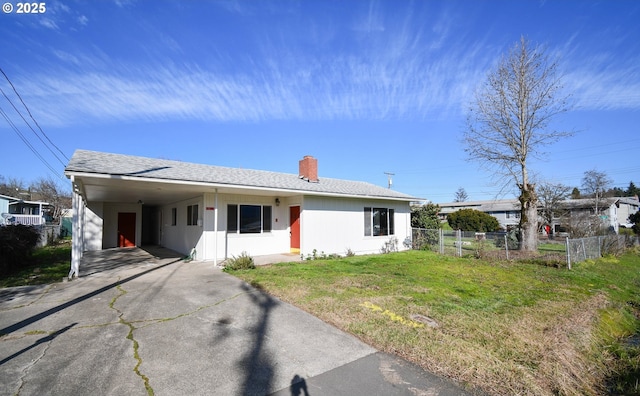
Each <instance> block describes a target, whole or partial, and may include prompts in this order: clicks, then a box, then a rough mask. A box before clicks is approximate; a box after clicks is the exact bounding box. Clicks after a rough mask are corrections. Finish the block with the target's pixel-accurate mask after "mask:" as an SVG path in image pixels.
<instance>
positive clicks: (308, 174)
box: [298, 155, 318, 183]
mask: <svg viewBox="0 0 640 396" xmlns="http://www.w3.org/2000/svg"><path fill="white" fill-rule="evenodd" d="M299 166H300V168H299V169H300V171H299V172H298V175H299V177H300V178H301V179H304V180H306V181H308V182H311V183H317V182H318V160H317V159H315V158H313V156H311V155H305V156H304V158H303V159H301V160H300V162H299Z"/></svg>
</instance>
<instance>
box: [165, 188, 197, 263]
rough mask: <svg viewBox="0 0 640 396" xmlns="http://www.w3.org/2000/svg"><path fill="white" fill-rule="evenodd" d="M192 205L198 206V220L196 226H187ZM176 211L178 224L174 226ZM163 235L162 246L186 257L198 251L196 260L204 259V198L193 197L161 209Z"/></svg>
mask: <svg viewBox="0 0 640 396" xmlns="http://www.w3.org/2000/svg"><path fill="white" fill-rule="evenodd" d="M190 205H198V220H197V223H196V224H195V225H187V207H188V206H190ZM173 208H175V209H176V224H175V225H172V224H171V222H172V215H171V212H172V210H171V209H173ZM161 212H162V215H161V221H162V235H161V236H160V244H161V245H162V246H164V247H166V248H169V249H171V250H175V251H176V252H179V253H183V254H185V255H187V254H189V253H190V252H191V249H193V248H195V249H196V258H197V259H202V254H203V250H204V249H203V246H202V229H203V219H204V217H203V212H204V201H203V198H202V196H198V197H193V198H191V199H188V200H185V201H180V202H174V203H172V204H169V205H166V206H163V207H162V208H161Z"/></svg>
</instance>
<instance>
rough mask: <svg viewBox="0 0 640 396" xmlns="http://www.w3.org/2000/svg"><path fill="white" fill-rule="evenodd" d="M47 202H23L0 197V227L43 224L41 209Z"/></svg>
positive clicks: (8, 197) (3, 196) (18, 199)
mask: <svg viewBox="0 0 640 396" xmlns="http://www.w3.org/2000/svg"><path fill="white" fill-rule="evenodd" d="M48 205H49V204H48V203H47V202H41V201H25V200H22V199H20V198H15V197H10V196H7V195H0V225H14V224H24V225H42V224H45V219H44V210H43V208H44V207H46V206H48Z"/></svg>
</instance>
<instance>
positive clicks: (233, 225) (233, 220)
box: [227, 205, 238, 233]
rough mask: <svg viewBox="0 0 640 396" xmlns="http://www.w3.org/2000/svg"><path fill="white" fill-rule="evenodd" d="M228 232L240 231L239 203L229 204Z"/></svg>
mask: <svg viewBox="0 0 640 396" xmlns="http://www.w3.org/2000/svg"><path fill="white" fill-rule="evenodd" d="M227 232H234V233H235V232H238V205H227Z"/></svg>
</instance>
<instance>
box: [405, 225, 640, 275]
mask: <svg viewBox="0 0 640 396" xmlns="http://www.w3.org/2000/svg"><path fill="white" fill-rule="evenodd" d="M411 243H412V248H413V249H416V250H430V251H433V252H436V253H439V254H443V255H449V256H457V257H464V256H472V257H477V258H486V259H492V258H493V259H506V260H514V259H535V260H537V261H540V262H543V263H546V264H547V265H551V266H558V267H559V266H567V267H568V268H569V269H570V268H571V264H572V263H577V262H580V261H584V260H587V259H590V258H599V257H602V256H604V255H608V254H614V255H615V254H620V253H622V252H623V251H624V250H625V249H627V248H629V247H632V246H634V245H638V237H637V236H628V235H608V236H601V237H592V238H581V239H568V238H566V239H549V238H547V237H546V236H545V237H541V238H540V240H539V241H538V251H537V252H523V251H520V242H519V241H518V237H517V234H516V232H515V231H510V232H469V231H459V230H458V231H455V230H454V231H448V230H442V229H438V230H432V229H423V228H413V232H412V240H411Z"/></svg>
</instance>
